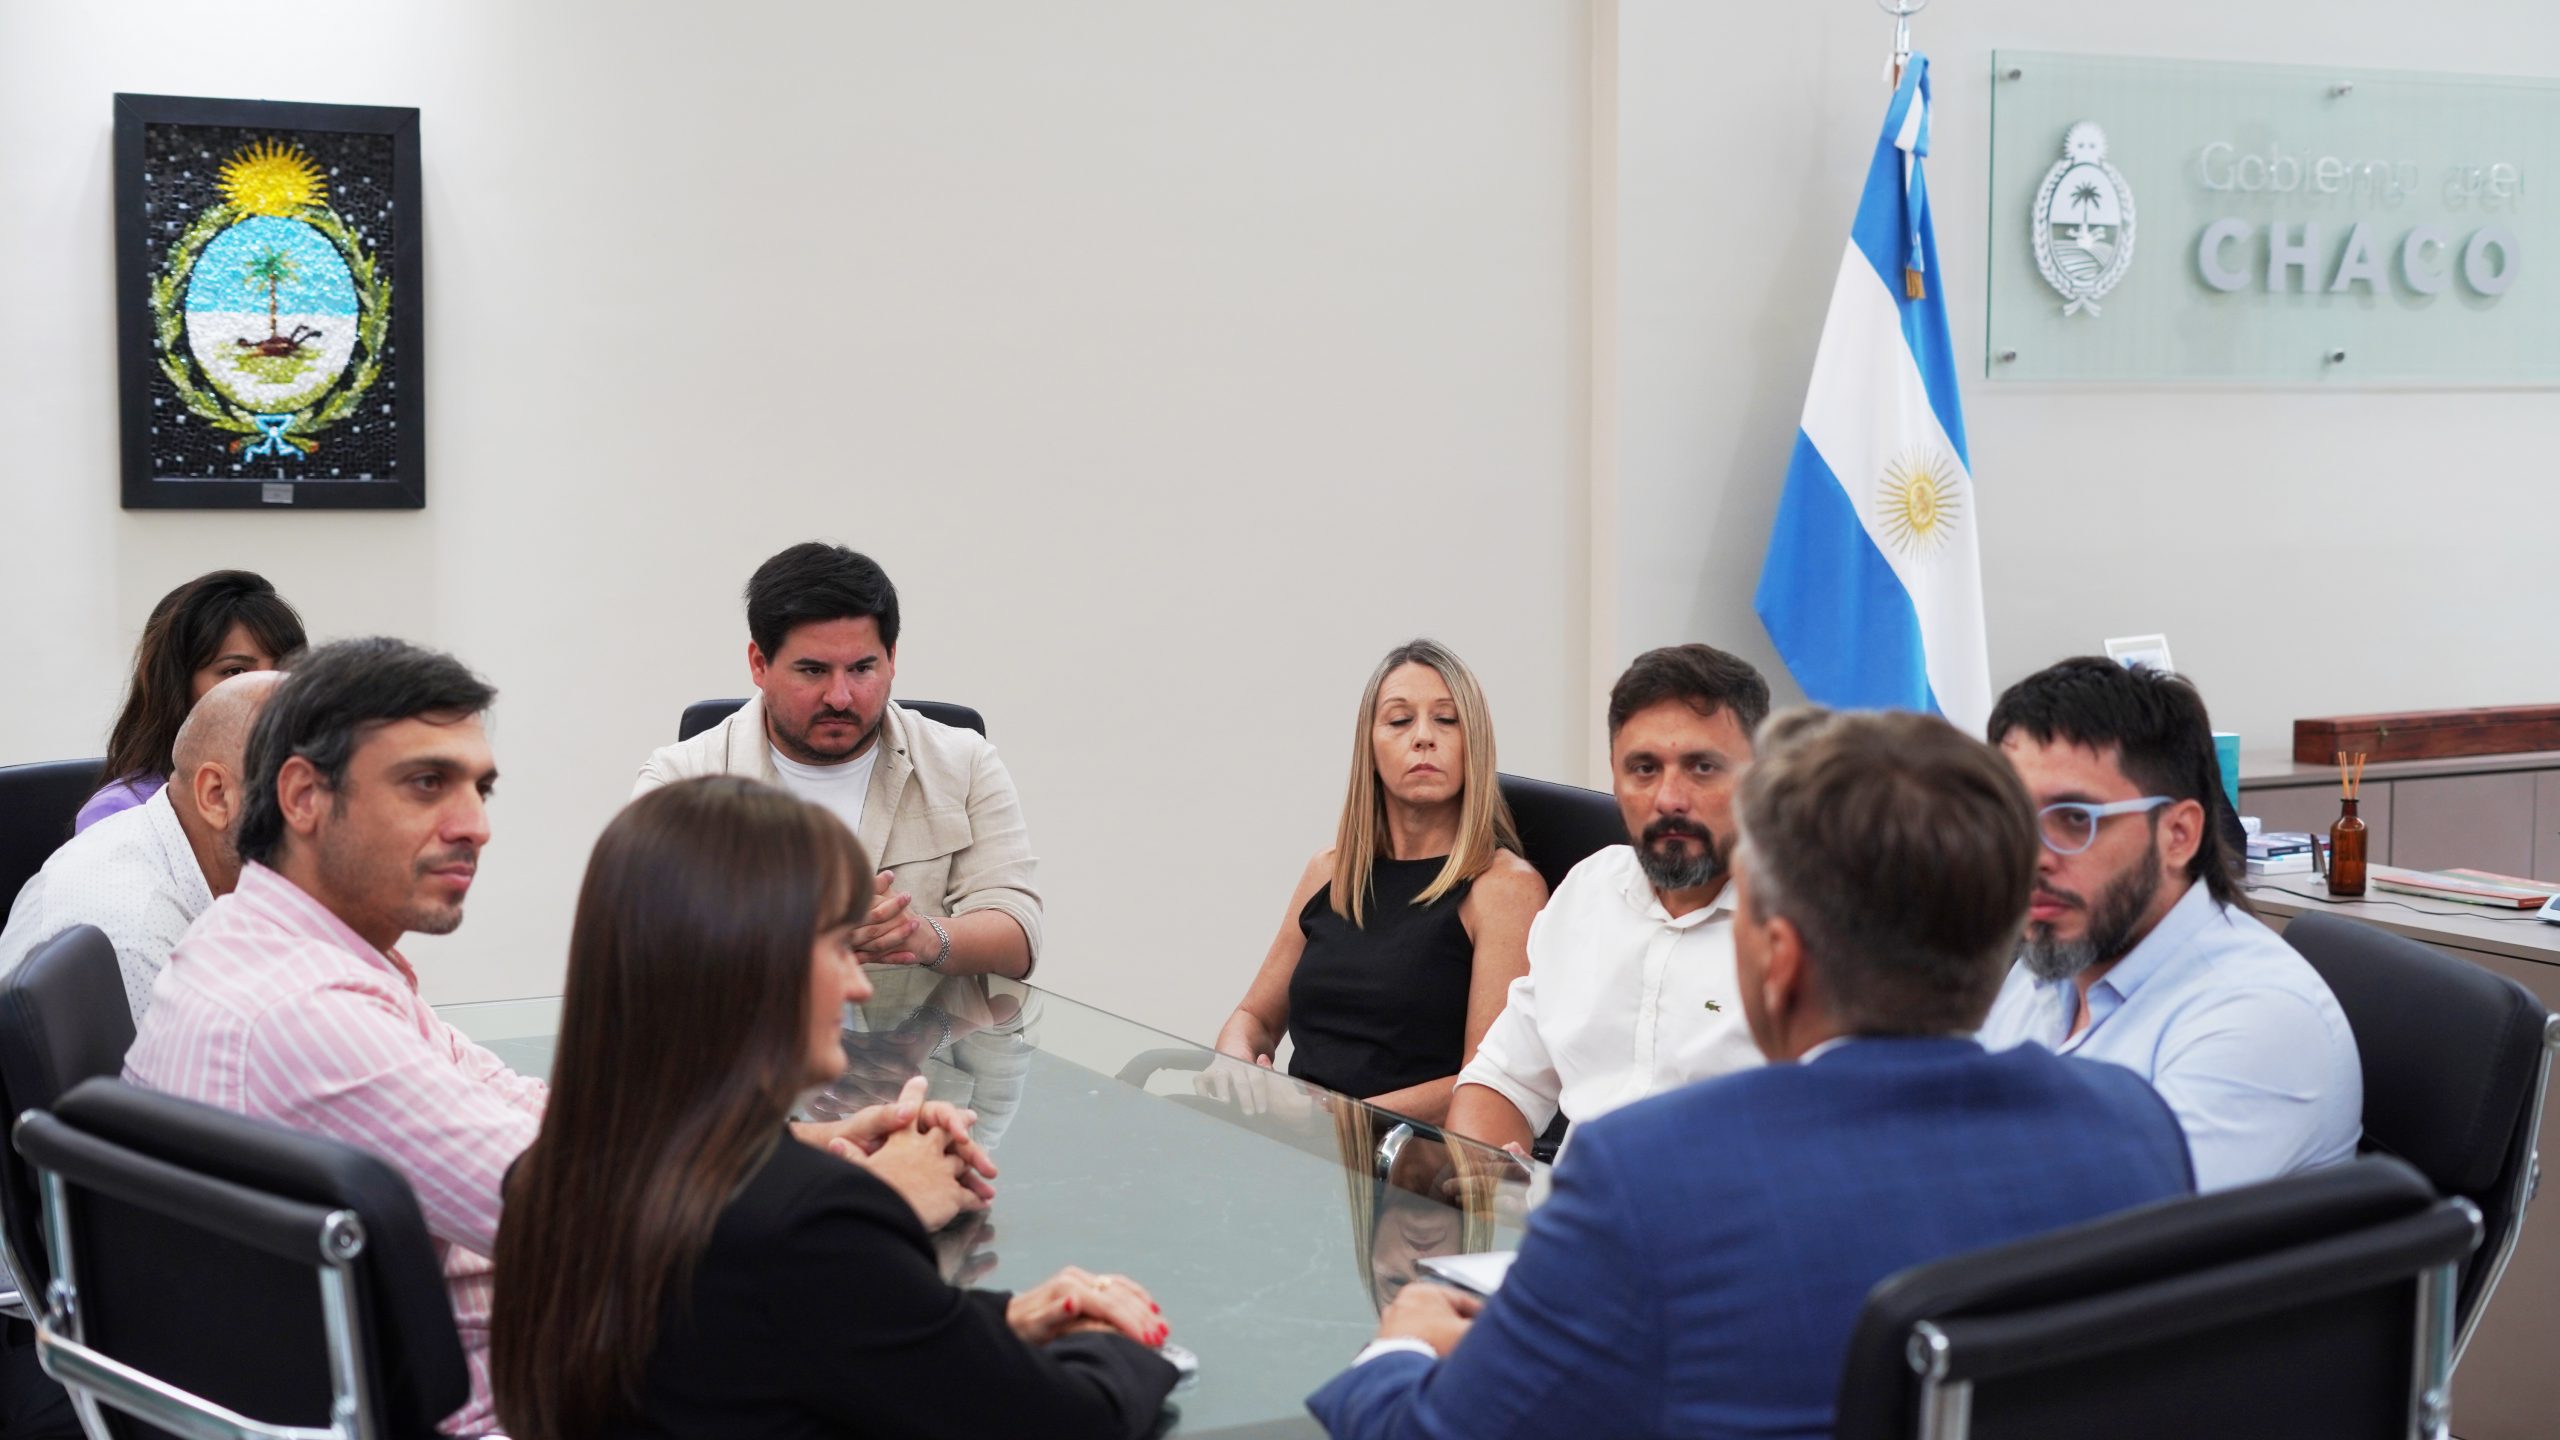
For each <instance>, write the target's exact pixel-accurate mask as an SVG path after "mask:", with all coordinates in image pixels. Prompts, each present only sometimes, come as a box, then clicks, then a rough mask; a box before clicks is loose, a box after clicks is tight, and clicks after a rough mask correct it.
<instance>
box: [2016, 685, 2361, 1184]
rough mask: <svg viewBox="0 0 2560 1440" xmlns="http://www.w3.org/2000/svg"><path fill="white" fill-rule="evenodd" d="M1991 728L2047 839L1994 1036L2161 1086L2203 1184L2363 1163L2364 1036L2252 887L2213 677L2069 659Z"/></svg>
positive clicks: (2021, 691)
mask: <svg viewBox="0 0 2560 1440" xmlns="http://www.w3.org/2000/svg"><path fill="white" fill-rule="evenodd" d="M1990 739H1991V742H1992V743H1993V744H1994V745H1996V746H1998V747H1999V749H2000V751H2001V753H2002V754H2003V755H2005V756H2007V757H2008V760H2009V763H2010V765H2011V766H2012V767H2014V768H2015V769H2016V770H2017V772H2018V778H2019V779H2020V780H2022V781H2023V782H2025V784H2026V787H2027V794H2028V795H2029V796H2030V797H2031V798H2032V799H2033V801H2034V803H2035V805H2036V807H2037V817H2036V818H2037V833H2038V835H2039V837H2040V838H2041V839H2042V841H2043V846H2042V853H2041V854H2040V855H2039V856H2038V857H2037V867H2036V886H2035V891H2034V895H2033V898H2032V899H2031V901H2030V902H2029V906H2028V911H2027V929H2026V935H2025V937H2024V939H2023V941H2022V942H2021V943H2020V946H2019V954H2018V961H2017V964H2016V965H2015V966H2013V967H2012V968H2011V970H2010V973H2009V978H2008V981H2007V982H2006V983H2005V984H2004V985H2003V986H2002V987H2001V990H2000V997H1999V999H1998V1000H1997V1001H1995V1002H1994V1003H1993V1005H1992V1007H1991V1015H1990V1018H1989V1019H1987V1020H1985V1021H1984V1022H1983V1026H1982V1032H1981V1035H1982V1042H1983V1044H1984V1045H1986V1046H1988V1047H1990V1048H1992V1049H1994V1050H1997V1049H2002V1048H2005V1047H2007V1046H2012V1045H2019V1044H2023V1043H2026V1042H2029V1041H2032V1042H2034V1043H2036V1044H2039V1045H2042V1046H2044V1047H2045V1048H2046V1049H2048V1050H2052V1051H2054V1052H2056V1053H2057V1054H2063V1055H2079V1056H2082V1057H2085V1058H2087V1059H2092V1060H2104V1061H2109V1062H2112V1063H2114V1064H2117V1065H2122V1066H2124V1067H2126V1068H2127V1069H2130V1070H2132V1071H2134V1072H2135V1073H2136V1074H2138V1075H2141V1076H2142V1077H2143V1078H2144V1079H2146V1080H2149V1081H2150V1082H2151V1084H2152V1086H2153V1088H2155V1089H2157V1090H2158V1091H2159V1092H2160V1095H2161V1098H2163V1099H2165V1100H2167V1101H2168V1102H2169V1108H2170V1109H2171V1110H2172V1111H2174V1112H2176V1114H2177V1117H2178V1123H2179V1125H2180V1126H2181V1128H2183V1129H2184V1130H2185V1131H2186V1135H2187V1148H2188V1150H2189V1151H2190V1152H2191V1154H2192V1155H2193V1158H2194V1160H2195V1171H2196V1187H2197V1188H2198V1189H2200V1190H2213V1189H2221V1188H2225V1187H2229V1186H2233V1185H2246V1184H2249V1183H2251V1182H2254V1181H2258V1180H2268V1179H2273V1178H2274V1177H2276V1176H2278V1175H2285V1174H2290V1173H2292V1172H2294V1171H2296V1170H2307V1169H2310V1168H2312V1167H2314V1166H2320V1165H2333V1164H2337V1163H2340V1162H2342V1161H2345V1160H2348V1159H2351V1158H2353V1157H2354V1155H2355V1150H2356V1137H2357V1135H2358V1133H2359V1132H2360V1130H2361V1128H2362V1116H2363V1113H2364V1078H2363V1072H2362V1071H2361V1069H2360V1068H2359V1067H2358V1064H2357V1059H2356V1042H2355V1036H2354V1034H2353V1033H2352V1032H2350V1031H2349V1030H2348V1028H2347V1019H2346V1015H2345V1014H2344V1013H2343V1012H2342V1011H2340V1010H2339V1008H2338V1002H2337V999H2336V997H2335V996H2333V995H2331V994H2330V993H2329V987H2328V985H2327V984H2326V983H2325V982H2323V981H2322V980H2321V978H2320V976H2319V974H2318V972H2316V971H2314V970H2313V969H2312V968H2311V966H2310V965H2309V964H2308V963H2306V962H2305V961H2304V960H2303V959H2302V957H2301V956H2299V955H2297V954H2295V953H2294V952H2293V949H2292V947H2290V946H2288V945H2286V944H2285V943H2284V941H2283V940H2282V939H2280V938H2278V937H2277V935H2276V933H2275V932H2274V931H2272V930H2270V929H2268V928H2267V927H2266V926H2264V925H2262V924H2260V923H2258V920H2257V918H2256V916H2254V915H2253V914H2252V913H2250V910H2249V903H2248V901H2247V900H2246V899H2245V898H2243V897H2242V895H2241V894H2240V889H2239V885H2238V882H2237V880H2236V879H2235V876H2236V874H2237V871H2238V868H2239V867H2238V861H2237V858H2236V857H2235V856H2233V855H2232V854H2231V851H2230V847H2229V845H2228V843H2227V842H2226V841H2225V840H2224V839H2223V838H2222V832H2221V831H2220V830H2219V829H2218V828H2217V827H2216V826H2215V824H2214V823H2213V810H2214V806H2215V805H2216V803H2217V802H2218V797H2219V796H2220V794H2221V792H2222V781H2221V768H2220V764H2219V762H2218V761H2217V760H2216V759H2215V756H2214V749H2213V727H2212V725H2211V723H2210V722H2209V721H2208V720H2207V718H2206V716H2205V707H2204V699H2203V697H2202V696H2200V695H2198V694H2197V693H2196V689H2195V687H2194V686H2193V685H2190V684H2188V683H2187V682H2186V681H2185V680H2182V679H2180V678H2178V677H2177V676H2175V675H2171V674H2168V673H2166V672H2163V671H2159V670H2153V669H2149V668H2142V667H2136V668H2132V669H2128V668H2125V667H2123V666H2121V665H2118V664H2117V663H2116V662H2114V661H2112V660H2104V659H2099V658H2095V657H2083V658H2079V659H2073V660H2065V661H2063V662H2061V663H2060V664H2058V665H2054V666H2051V667H2049V668H2047V669H2044V670H2042V671H2039V672H2037V673H2036V674H2033V675H2030V676H2028V677H2027V678H2026V679H2024V680H2021V681H2019V682H2018V683H2017V684H2015V685H2013V686H2011V687H2009V690H2008V693H2006V694H2004V695H2002V696H2001V697H2000V703H1999V704H1998V705H1996V706H1994V707H1993V708H1992V711H1991V725H1990Z"/></svg>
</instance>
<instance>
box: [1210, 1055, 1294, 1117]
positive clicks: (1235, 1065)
mask: <svg viewBox="0 0 2560 1440" xmlns="http://www.w3.org/2000/svg"><path fill="white" fill-rule="evenodd" d="M1191 1089H1192V1091H1193V1093H1195V1094H1198V1095H1203V1096H1206V1097H1207V1098H1209V1099H1211V1100H1216V1101H1219V1102H1221V1103H1223V1104H1228V1105H1233V1106H1235V1107H1236V1108H1237V1109H1238V1110H1241V1111H1243V1112H1244V1113H1245V1114H1247V1115H1271V1116H1275V1117H1285V1118H1295V1117H1297V1116H1301V1115H1305V1114H1308V1113H1309V1112H1311V1111H1313V1110H1314V1109H1316V1108H1317V1105H1318V1104H1319V1103H1320V1102H1319V1101H1318V1099H1317V1097H1316V1095H1315V1093H1314V1092H1313V1091H1312V1090H1311V1089H1310V1088H1309V1087H1307V1086H1306V1085H1304V1084H1301V1083H1300V1082H1298V1081H1296V1080H1292V1079H1290V1078H1289V1077H1288V1076H1287V1075H1285V1074H1283V1073H1281V1071H1279V1070H1278V1069H1276V1068H1275V1067H1273V1065H1272V1063H1271V1057H1270V1056H1268V1055H1257V1056H1255V1057H1254V1058H1253V1063H1252V1064H1250V1065H1248V1064H1246V1063H1245V1062H1244V1060H1243V1058H1242V1057H1240V1056H1235V1055H1229V1054H1225V1053H1221V1054H1219V1055H1218V1056H1217V1057H1216V1058H1215V1059H1213V1060H1211V1061H1210V1062H1209V1068H1207V1069H1205V1070H1203V1071H1201V1072H1200V1073H1199V1074H1197V1075H1195V1076H1193V1077H1192V1079H1191Z"/></svg>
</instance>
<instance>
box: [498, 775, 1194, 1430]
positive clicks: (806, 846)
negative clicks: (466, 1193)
mask: <svg viewBox="0 0 2560 1440" xmlns="http://www.w3.org/2000/svg"><path fill="white" fill-rule="evenodd" d="M872 873H873V867H872V864H871V861H870V857H868V856H866V855H865V854H864V853H863V851H862V847H861V845H860V843H859V842H857V841H856V840H855V839H854V838H853V835H852V833H851V832H850V831H848V830H846V829H845V827H844V823H843V822H842V821H841V820H838V819H837V818H836V817H835V816H834V815H833V814H832V813H830V812H829V811H827V810H825V809H822V808H820V807H818V806H816V805H812V804H808V803H806V802H803V801H800V800H796V799H793V798H792V797H791V796H789V795H786V794H784V793H783V792H782V791H780V790H777V789H774V788H773V787H771V786H768V785H764V784H761V783H759V782H756V781H753V780H747V779H742V778H738V777H732V776H714V777H707V778H703V779H697V780H687V781H681V782H679V783H676V784H673V785H670V786H667V787H666V788H664V789H662V790H658V791H655V792H652V793H650V794H648V795H644V796H642V797H641V798H640V799H638V800H636V801H634V802H633V803H632V804H631V805H630V806H629V807H628V808H626V809H625V810H624V811H623V812H622V813H621V814H620V815H619V816H617V817H615V819H614V821H613V823H612V824H611V825H609V826H607V827H606V828H605V832H604V836H603V838H602V839H600V840H598V841H597V842H596V849H595V854H594V856H593V858H592V859H590V861H589V862H588V865H587V876H586V882H585V884H584V886H583V887H582V888H581V890H580V892H579V896H578V909H577V918H576V921H575V924H574V927H573V929H572V931H571V934H570V940H569V975H568V986H567V992H566V994H565V995H564V996H563V998H562V1002H561V1005H562V1009H561V1017H560V1036H559V1046H558V1049H557V1051H556V1053H555V1057H554V1059H553V1063H552V1071H551V1101H550V1106H549V1108H548V1109H547V1111H546V1112H545V1113H544V1115H543V1120H542V1131H541V1134H540V1136H539V1137H538V1138H536V1139H535V1141H534V1143H533V1145H532V1147H531V1148H530V1149H528V1150H527V1151H525V1153H524V1156H523V1158H522V1159H521V1160H519V1161H517V1163H516V1166H515V1169H514V1171H513V1173H512V1174H511V1176H510V1177H509V1179H508V1182H507V1188H506V1209H505V1219H504V1221H503V1222H502V1223H501V1224H500V1226H499V1230H498V1246H497V1252H498V1253H497V1255H496V1257H495V1259H496V1264H497V1303H496V1311H495V1314H494V1316H493V1318H492V1327H491V1328H492V1335H491V1339H492V1347H491V1349H492V1361H493V1374H492V1381H493V1385H494V1389H495V1392H496V1398H497V1407H498V1414H499V1417H500V1419H501V1420H502V1421H503V1422H504V1424H505V1426H506V1429H507V1432H508V1433H509V1434H511V1435H513V1436H515V1437H516V1440H590V1437H636V1436H720V1437H733V1436H833V1435H851V1434H856V1433H862V1434H871V1433H879V1434H897V1435H914V1436H937V1435H947V1436H955V1437H958V1436H971V1437H975V1436H987V1435H1013V1434H1021V1435H1029V1434H1035V1433H1036V1434H1038V1435H1040V1436H1041V1437H1042V1440H1061V1437H1069V1440H1071V1437H1077V1436H1095V1437H1110V1440H1122V1437H1136V1436H1140V1435H1143V1434H1146V1433H1147V1432H1148V1431H1149V1430H1150V1429H1151V1428H1153V1426H1154V1424H1155V1422H1156V1418H1157V1412H1158V1410H1159V1408H1160V1406H1161V1405H1162V1402H1163V1400H1164V1397H1165V1395H1166V1393H1167V1392H1168V1391H1170V1390H1171V1389H1172V1387H1173V1382H1174V1378H1175V1372H1174V1368H1173V1366H1172V1365H1171V1364H1169V1363H1167V1362H1166V1361H1165V1360H1164V1359H1163V1358H1162V1357H1161V1356H1159V1355H1157V1354H1156V1353H1155V1352H1154V1350H1153V1349H1152V1348H1151V1347H1153V1346H1155V1345H1160V1344H1161V1343H1162V1342H1163V1340H1164V1337H1165V1326H1164V1323H1163V1321H1162V1319H1161V1318H1160V1316H1159V1315H1158V1314H1157V1311H1156V1307H1155V1305H1154V1302H1153V1301H1152V1300H1150V1299H1149V1298H1148V1296H1147V1293H1146V1291H1145V1290H1144V1289H1142V1288H1141V1287H1139V1286H1138V1285H1137V1284H1136V1283H1135V1282H1133V1281H1131V1280H1129V1279H1128V1278H1126V1277H1125V1276H1118V1275H1100V1276H1097V1275H1090V1274H1087V1273H1085V1272H1083V1271H1081V1270H1074V1269H1069V1270H1064V1271H1061V1272H1059V1274H1058V1275H1057V1276H1055V1277H1054V1278H1052V1279H1050V1280H1048V1281H1046V1282H1044V1283H1043V1284H1041V1285H1040V1286H1038V1287H1036V1288H1034V1289H1032V1290H1029V1291H1026V1292H1024V1293H1022V1294H1020V1295H1014V1296H1010V1297H1008V1296H1004V1295H999V1294H991V1293H986V1292H979V1291H964V1290H958V1289H954V1288H952V1287H951V1286H950V1285H948V1284H946V1283H944V1281H943V1279H942V1277H941V1274H940V1273H939V1271H938V1270H937V1269H936V1268H935V1259H934V1252H933V1249H932V1246H931V1243H930V1242H929V1240H928V1239H927V1237H926V1234H925V1231H924V1227H923V1225H922V1224H921V1223H919V1221H918V1220H917V1217H916V1214H915V1212H914V1210H912V1209H911V1208H909V1206H908V1205H907V1203H906V1202H905V1201H904V1200H902V1199H900V1198H899V1190H898V1189H896V1188H892V1186H893V1184H894V1183H895V1182H896V1179H897V1177H899V1176H901V1175H903V1174H906V1173H908V1172H910V1171H912V1172H915V1173H917V1174H919V1175H921V1176H930V1175H933V1174H936V1173H939V1174H941V1175H942V1176H943V1177H944V1178H945V1179H946V1180H947V1179H948V1178H949V1177H950V1176H951V1175H954V1174H956V1172H957V1169H958V1167H959V1166H960V1165H961V1164H962V1163H964V1162H962V1161H961V1160H960V1159H959V1158H958V1157H957V1156H956V1155H955V1154H954V1153H953V1152H952V1151H951V1149H950V1147H949V1140H948V1137H947V1136H944V1135H942V1134H941V1133H940V1132H935V1131H904V1130H902V1131H900V1132H898V1133H897V1134H896V1135H895V1136H893V1137H891V1138H890V1139H889V1140H888V1141H887V1142H886V1143H885V1144H883V1145H882V1146H881V1147H880V1149H879V1150H878V1151H877V1152H875V1153H873V1154H871V1155H868V1156H857V1155H855V1154H854V1153H853V1152H852V1151H851V1149H850V1148H849V1147H847V1146H845V1145H843V1144H842V1143H841V1142H839V1143H838V1144H837V1145H836V1146H834V1147H831V1148H833V1149H834V1151H835V1153H834V1154H827V1153H822V1152H820V1151H818V1150H816V1149H814V1148H812V1147H810V1146H807V1145H802V1144H796V1143H793V1142H792V1141H791V1140H790V1138H789V1136H788V1135H787V1134H786V1132H785V1130H784V1128H783V1122H784V1120H785V1118H786V1116H787V1115H788V1114H789V1112H790V1109H791V1105H792V1101H793V1099H794V1098H795V1097H796V1096H798V1095H799V1094H800V1093H801V1092H803V1091H804V1090H806V1089H808V1088H809V1087H810V1086H813V1085H817V1084H822V1083H824V1082H826V1081H828V1080H831V1079H833V1078H835V1076H836V1075H837V1074H838V1073H839V1072H841V1071H842V1070H843V1069H844V1068H845V1055H844V1050H843V1046H842V1043H841V1040H840V1038H839V1037H840V1035H841V1033H842V1015H843V1010H844V1006H845V1005H846V1004H847V1003H848V1002H854V1001H860V1000H862V999H863V998H865V997H866V996H868V995H869V994H870V991H871V986H870V982H869V981H868V980H867V979H865V978H864V975H863V970H862V966H861V964H860V963H859V960H858V958H857V957H856V954H855V951H854V947H853V944H852V940H851V936H852V933H853V931H854V929H855V927H857V926H858V925H860V924H861V923H862V920H863V916H864V913H865V912H866V911H867V909H868V908H869V906H870V902H871V881H870V876H871V875H872Z"/></svg>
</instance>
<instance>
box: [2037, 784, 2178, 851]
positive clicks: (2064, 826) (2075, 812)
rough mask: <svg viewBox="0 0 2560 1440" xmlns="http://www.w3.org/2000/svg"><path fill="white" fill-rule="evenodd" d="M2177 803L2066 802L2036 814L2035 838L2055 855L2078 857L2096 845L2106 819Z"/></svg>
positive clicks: (2157, 798) (2152, 799) (2160, 798)
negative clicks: (2092, 803)
mask: <svg viewBox="0 0 2560 1440" xmlns="http://www.w3.org/2000/svg"><path fill="white" fill-rule="evenodd" d="M2177 803H2178V802H2177V797H2175V796H2171V795H2145V796H2143V797H2142V798H2141V799H2139V800H2116V801H2112V802H2110V803H2108V804H2105V805H2086V804H2083V803H2081V802H2080V801H2077V800H2065V801H2063V802H2062V803H2060V804H2058V805H2047V806H2046V807H2044V808H2043V809H2041V810H2039V811H2037V812H2036V837H2037V838H2038V839H2040V840H2042V841H2044V848H2046V849H2047V850H2050V851H2052V852H2053V853H2054V854H2056V855H2077V854H2079V853H2080V852H2081V851H2083V850H2086V849H2088V848H2089V847H2090V846H2092V845H2094V844H2096V843H2098V826H2099V825H2100V824H2102V823H2104V822H2105V821H2106V820H2107V819H2108V817H2110V816H2115V815H2142V814H2147V813H2149V812H2151V811H2153V810H2157V809H2159V808H2160V807H2161V806H2163V805H2175V804H2177Z"/></svg>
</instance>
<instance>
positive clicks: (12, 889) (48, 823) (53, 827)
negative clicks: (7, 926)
mask: <svg viewBox="0 0 2560 1440" xmlns="http://www.w3.org/2000/svg"><path fill="white" fill-rule="evenodd" d="M105 768H106V762H105V761H103V760H47V761H45V762H43V763H42V764H37V765H0V916H4V915H7V914H8V913H9V907H10V906H12V905H14V904H16V903H17V902H18V892H19V891H20V890H22V889H24V888H25V887H26V883H27V882H28V881H29V880H32V879H34V878H35V873H36V872H37V871H39V870H41V869H43V868H44V862H45V861H46V859H48V858H49V857H51V856H52V854H53V852H54V851H55V850H57V849H59V848H60V847H61V845H62V842H63V841H65V840H68V839H70V838H71V822H72V821H73V820H75V819H77V818H78V817H79V814H80V807H81V806H82V805H85V804H87V803H88V801H89V797H90V796H92V795H95V794H97V793H98V784H99V780H98V775H99V772H101V771H102V770H104V769H105Z"/></svg>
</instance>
